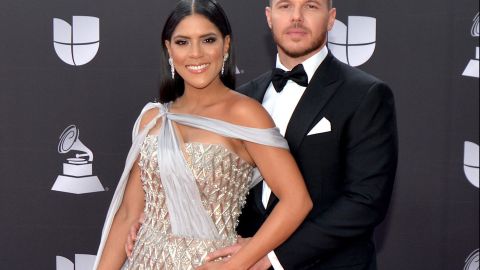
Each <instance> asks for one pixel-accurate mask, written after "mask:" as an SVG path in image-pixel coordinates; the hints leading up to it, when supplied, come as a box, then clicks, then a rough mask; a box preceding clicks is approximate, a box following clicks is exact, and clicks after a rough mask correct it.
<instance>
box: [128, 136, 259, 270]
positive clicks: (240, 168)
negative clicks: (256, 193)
mask: <svg viewBox="0 0 480 270" xmlns="http://www.w3.org/2000/svg"><path fill="white" fill-rule="evenodd" d="M157 147H158V146H157V140H156V137H155V136H147V138H146V139H145V142H144V143H143V145H142V148H141V150H140V162H139V165H140V168H141V179H142V183H143V189H144V191H145V210H144V212H145V216H146V218H145V223H144V224H143V226H142V227H141V229H140V230H139V232H138V238H137V239H138V240H137V241H136V243H135V246H134V249H133V253H132V257H131V259H130V260H129V261H128V267H127V268H126V269H135V270H144V269H145V270H146V269H152V270H153V269H165V270H167V269H179V270H180V269H181V270H188V269H195V267H198V266H200V265H201V264H202V262H203V259H204V258H205V256H206V255H207V254H208V253H210V252H212V251H214V250H216V249H218V248H221V247H225V246H229V245H232V244H234V243H236V240H237V234H236V232H235V227H236V225H237V223H238V217H239V215H240V211H241V208H242V206H243V205H244V203H245V198H246V195H247V192H248V183H249V181H250V178H251V177H252V175H253V167H252V166H251V165H250V164H249V163H247V162H246V161H244V160H242V159H241V158H240V157H238V156H237V155H236V154H235V153H233V152H231V151H229V150H227V149H226V148H225V147H223V146H221V145H217V144H202V143H187V144H185V152H186V153H185V158H186V161H187V164H188V166H189V167H190V169H191V170H192V172H193V173H194V177H195V180H196V182H197V185H198V189H199V191H200V194H201V198H202V203H203V206H204V207H205V209H206V210H207V212H208V214H209V215H210V217H211V218H212V219H213V220H214V223H215V226H216V227H217V229H218V231H219V233H220V235H221V240H200V239H192V238H186V237H177V236H174V235H173V234H172V233H171V228H170V222H169V218H168V209H167V206H166V200H165V194H164V192H163V190H162V183H161V181H160V175H159V171H158V159H157Z"/></svg>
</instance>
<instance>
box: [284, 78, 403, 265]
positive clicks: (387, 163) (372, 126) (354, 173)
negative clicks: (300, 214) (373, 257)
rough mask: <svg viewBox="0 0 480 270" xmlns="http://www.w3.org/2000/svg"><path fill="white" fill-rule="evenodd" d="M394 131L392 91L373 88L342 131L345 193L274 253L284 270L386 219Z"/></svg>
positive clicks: (313, 258)
mask: <svg viewBox="0 0 480 270" xmlns="http://www.w3.org/2000/svg"><path fill="white" fill-rule="evenodd" d="M397 155H398V146H397V128H396V120H395V106H394V99H393V95H392V92H391V90H390V89H389V88H388V86H387V85H385V84H383V83H377V84H374V85H373V86H372V87H371V88H370V89H369V91H368V93H367V95H366V96H365V98H364V100H363V101H362V103H361V104H360V106H359V108H358V109H357V110H356V112H355V114H354V115H353V118H352V119H351V123H350V125H349V128H348V131H347V153H346V160H345V170H346V171H345V177H346V178H345V180H344V182H345V186H344V192H343V195H342V196H341V197H339V198H338V199H337V200H336V201H335V202H334V203H333V204H332V205H331V207H329V208H328V209H327V210H326V211H324V212H322V213H321V214H320V215H318V216H316V217H313V218H312V217H310V218H309V219H307V220H306V221H304V223H303V224H302V225H301V226H300V228H299V229H298V230H297V231H296V232H295V233H294V234H293V235H292V236H291V237H290V238H289V239H288V240H287V241H286V242H285V243H284V244H283V245H281V246H280V247H279V248H277V249H276V250H275V254H276V255H277V257H278V259H279V260H280V263H281V264H282V266H283V267H284V268H285V269H299V268H300V267H301V266H303V265H305V264H308V263H313V262H315V261H316V260H318V259H321V258H322V255H324V254H326V253H327V252H331V251H334V250H335V249H337V248H339V247H341V246H342V245H344V244H345V243H348V241H349V240H351V239H352V238H355V237H359V236H362V235H365V234H368V233H369V232H371V231H372V230H373V229H374V227H375V226H376V225H378V224H379V223H380V222H381V221H382V220H383V219H384V217H385V214H386V211H387V208H388V205H389V201H390V197H391V193H392V188H393V182H394V178H395V172H396V166H397Z"/></svg>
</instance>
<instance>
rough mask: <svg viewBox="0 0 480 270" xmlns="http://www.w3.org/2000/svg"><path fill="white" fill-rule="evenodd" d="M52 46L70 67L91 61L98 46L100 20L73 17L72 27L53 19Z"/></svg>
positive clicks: (87, 17)
mask: <svg viewBox="0 0 480 270" xmlns="http://www.w3.org/2000/svg"><path fill="white" fill-rule="evenodd" d="M53 46H54V48H55V52H56V53H57V55H58V57H60V59H62V61H63V62H65V63H67V64H69V65H72V66H81V65H85V64H87V63H88V62H90V61H92V59H93V58H94V57H95V55H96V54H97V52H98V48H99V46H100V20H99V19H98V18H96V17H89V16H73V18H72V25H70V24H69V23H67V22H66V21H64V20H61V19H58V18H54V19H53Z"/></svg>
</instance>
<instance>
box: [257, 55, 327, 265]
mask: <svg viewBox="0 0 480 270" xmlns="http://www.w3.org/2000/svg"><path fill="white" fill-rule="evenodd" d="M327 54H328V49H327V47H326V46H324V47H323V48H322V49H321V50H320V51H319V52H318V53H316V54H315V55H313V56H312V57H310V58H308V59H307V60H305V61H304V62H303V63H302V65H303V68H304V69H305V72H306V73H307V76H308V82H309V83H310V80H311V79H312V77H313V75H314V74H315V71H316V70H317V68H318V67H319V66H320V64H321V63H322V62H323V60H325V58H326V57H327ZM276 67H277V68H280V69H283V70H285V71H288V69H287V68H286V67H285V66H284V65H282V63H281V62H280V58H279V57H278V54H277V64H276ZM305 89H306V87H303V86H300V85H298V84H297V83H295V82H293V81H288V82H287V84H286V85H285V87H284V88H283V91H281V92H280V93H278V92H277V91H276V90H275V88H274V87H273V84H272V83H270V85H269V86H268V89H267V92H266V93H265V96H264V98H263V103H262V105H263V107H264V108H265V109H266V110H267V111H268V113H269V114H270V116H272V118H273V121H274V122H275V125H276V126H277V127H278V128H279V129H280V133H281V134H282V135H283V136H285V131H286V130H287V126H288V122H289V121H290V118H291V117H292V114H293V111H294V110H295V108H296V107H297V104H298V102H299V101H300V98H301V97H302V95H303V93H304V92H305ZM271 193H272V190H271V189H270V187H269V186H268V185H267V183H266V182H265V181H263V191H262V203H263V206H264V207H265V208H266V207H267V204H268V200H269V199H270V195H271ZM268 259H269V260H270V262H271V263H272V266H273V268H274V269H275V270H283V267H282V266H281V265H280V262H279V260H278V258H277V256H276V255H275V253H274V252H273V251H272V252H270V253H269V254H268Z"/></svg>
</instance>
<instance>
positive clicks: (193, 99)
mask: <svg viewBox="0 0 480 270" xmlns="http://www.w3.org/2000/svg"><path fill="white" fill-rule="evenodd" d="M228 91H229V89H228V88H227V87H226V86H225V85H224V84H223V83H222V82H221V80H220V79H218V81H216V82H212V83H211V84H210V85H208V86H207V87H205V88H202V89H198V88H195V87H193V86H191V85H187V84H185V92H184V93H183V95H182V96H181V97H179V98H178V99H177V100H176V101H175V102H174V107H176V109H177V110H179V111H182V112H188V113H195V112H200V111H202V110H203V109H204V108H207V107H209V106H212V105H215V104H217V103H218V102H219V101H220V100H221V99H222V98H223V97H224V96H225V94H226V93H228Z"/></svg>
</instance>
